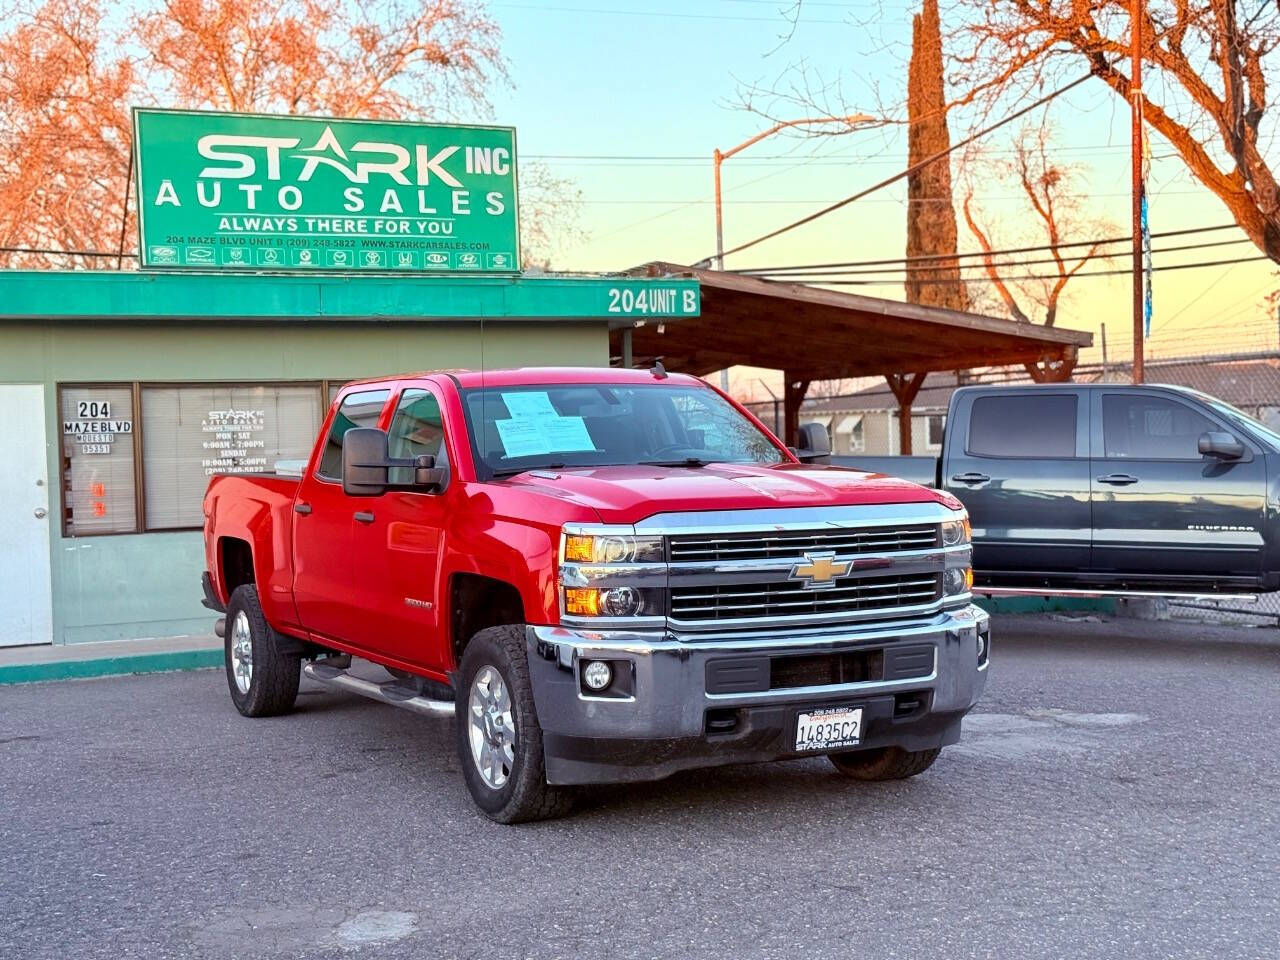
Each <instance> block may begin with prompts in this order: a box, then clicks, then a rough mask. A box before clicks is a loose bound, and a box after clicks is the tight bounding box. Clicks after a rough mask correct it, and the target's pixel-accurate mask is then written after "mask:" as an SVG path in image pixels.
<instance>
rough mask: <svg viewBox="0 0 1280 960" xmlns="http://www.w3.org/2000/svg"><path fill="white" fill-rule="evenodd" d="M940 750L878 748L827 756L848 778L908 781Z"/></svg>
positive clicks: (936, 748) (929, 763) (928, 763)
mask: <svg viewBox="0 0 1280 960" xmlns="http://www.w3.org/2000/svg"><path fill="white" fill-rule="evenodd" d="M941 752H942V748H941V747H934V748H933V749H932V750H903V749H902V748H901V747H879V748H877V749H874V750H855V751H854V752H852V753H829V754H827V759H828V760H830V761H831V765H832V766H834V767H835V768H836V769H837V770H839V771H840V772H841V773H843V774H844V775H845V776H846V777H852V778H853V779H855V780H905V779H907V778H908V777H914V776H916V775H917V774H920V773H924V772H925V771H926V770H928V769H929V768H930V767H931V766H933V761H935V760H937V759H938V754H940V753H941Z"/></svg>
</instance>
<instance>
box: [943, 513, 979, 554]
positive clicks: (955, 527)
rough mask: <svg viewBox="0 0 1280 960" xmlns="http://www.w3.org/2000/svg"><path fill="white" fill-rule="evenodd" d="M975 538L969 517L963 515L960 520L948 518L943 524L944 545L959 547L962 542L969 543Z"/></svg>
mask: <svg viewBox="0 0 1280 960" xmlns="http://www.w3.org/2000/svg"><path fill="white" fill-rule="evenodd" d="M972 539H973V533H972V531H971V530H970V528H969V518H968V517H963V518H962V519H960V520H948V521H946V522H945V523H943V525H942V545H943V546H944V547H958V546H960V545H961V544H964V543H969V542H970V541H971V540H972Z"/></svg>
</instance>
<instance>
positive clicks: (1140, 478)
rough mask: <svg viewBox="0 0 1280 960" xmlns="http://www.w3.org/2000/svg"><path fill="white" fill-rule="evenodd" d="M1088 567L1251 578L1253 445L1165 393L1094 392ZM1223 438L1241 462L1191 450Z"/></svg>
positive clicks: (1261, 505)
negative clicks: (1214, 435)
mask: <svg viewBox="0 0 1280 960" xmlns="http://www.w3.org/2000/svg"><path fill="white" fill-rule="evenodd" d="M1093 403H1094V410H1095V413H1094V421H1093V422H1094V424H1095V427H1094V431H1093V461H1092V462H1093V469H1092V470H1091V471H1090V473H1091V474H1092V475H1093V478H1094V487H1093V526H1094V535H1093V567H1094V569H1095V571H1097V572H1098V573H1116V574H1132V575H1141V574H1154V575H1161V574H1164V575H1177V576H1185V577H1190V578H1199V579H1202V580H1204V579H1209V578H1216V577H1248V578H1255V577H1257V576H1259V574H1260V570H1261V563H1262V550H1263V536H1262V533H1263V529H1264V527H1263V524H1264V520H1265V511H1266V463H1265V460H1264V458H1263V457H1262V456H1261V452H1260V451H1259V450H1257V449H1255V448H1254V445H1253V442H1252V441H1251V440H1249V439H1248V438H1246V437H1245V436H1243V435H1242V434H1241V433H1240V431H1238V430H1234V429H1232V427H1231V426H1230V425H1229V424H1228V423H1227V422H1226V421H1224V420H1221V419H1219V418H1218V417H1217V415H1216V414H1215V413H1214V412H1213V411H1212V410H1210V409H1208V408H1206V407H1204V406H1202V405H1200V404H1198V403H1196V402H1194V400H1193V399H1192V398H1189V397H1183V396H1180V395H1178V394H1177V393H1175V392H1173V391H1161V390H1141V389H1137V390H1135V389H1125V390H1120V389H1117V390H1114V391H1112V390H1105V389H1101V390H1095V391H1093ZM1214 431H1221V432H1225V433H1230V434H1232V435H1233V436H1235V437H1236V438H1237V439H1239V440H1240V441H1241V443H1243V444H1244V445H1245V456H1244V457H1242V458H1240V459H1239V460H1231V461H1222V460H1216V459H1213V458H1211V457H1207V456H1204V455H1202V454H1201V453H1200V451H1199V448H1198V442H1199V439H1200V435H1201V434H1203V433H1207V432H1214Z"/></svg>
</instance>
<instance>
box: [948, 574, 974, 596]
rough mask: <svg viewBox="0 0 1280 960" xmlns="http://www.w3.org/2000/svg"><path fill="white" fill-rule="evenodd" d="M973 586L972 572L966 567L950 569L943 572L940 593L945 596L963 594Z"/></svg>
mask: <svg viewBox="0 0 1280 960" xmlns="http://www.w3.org/2000/svg"><path fill="white" fill-rule="evenodd" d="M972 586H973V571H972V570H971V569H970V568H968V567H951V568H950V569H949V570H945V571H943V574H942V592H943V593H945V594H946V595H947V596H953V595H955V594H957V593H964V592H966V591H967V590H968V589H969V588H970V587H972Z"/></svg>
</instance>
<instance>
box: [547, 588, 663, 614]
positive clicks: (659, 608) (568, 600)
mask: <svg viewBox="0 0 1280 960" xmlns="http://www.w3.org/2000/svg"><path fill="white" fill-rule="evenodd" d="M564 612H565V613H567V614H569V615H570V616H574V617H656V616H661V615H662V614H663V591H662V590H655V589H646V588H643V587H603V588H601V587H566V588H565V591H564Z"/></svg>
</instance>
